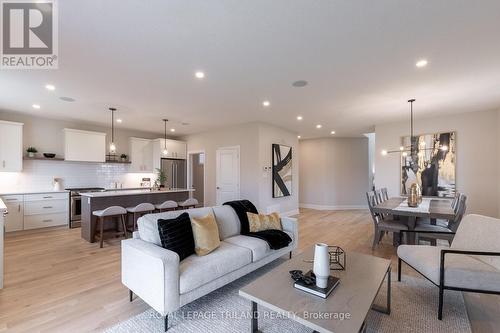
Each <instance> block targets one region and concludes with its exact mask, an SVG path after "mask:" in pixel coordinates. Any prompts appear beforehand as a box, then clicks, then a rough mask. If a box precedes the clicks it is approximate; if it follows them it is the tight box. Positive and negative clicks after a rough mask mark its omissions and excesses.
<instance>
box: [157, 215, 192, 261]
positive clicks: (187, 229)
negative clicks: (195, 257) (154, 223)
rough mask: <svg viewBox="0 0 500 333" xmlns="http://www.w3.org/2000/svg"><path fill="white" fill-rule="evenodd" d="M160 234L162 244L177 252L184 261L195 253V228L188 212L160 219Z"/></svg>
mask: <svg viewBox="0 0 500 333" xmlns="http://www.w3.org/2000/svg"><path fill="white" fill-rule="evenodd" d="M158 234H159V236H160V240H161V246H162V247H163V248H165V249H167V250H170V251H174V252H175V253H177V254H178V255H179V260H181V261H182V260H184V259H185V258H186V257H189V256H190V255H192V254H193V253H195V251H194V238H193V229H192V228H191V220H190V219H189V215H188V213H186V212H184V213H182V214H181V215H179V216H177V217H176V218H173V219H159V220H158Z"/></svg>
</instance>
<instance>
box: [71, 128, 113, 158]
mask: <svg viewBox="0 0 500 333" xmlns="http://www.w3.org/2000/svg"><path fill="white" fill-rule="evenodd" d="M64 159H65V160H66V161H80V162H105V161H106V133H100V132H90V131H82V130H76V129H70V128H65V129H64Z"/></svg>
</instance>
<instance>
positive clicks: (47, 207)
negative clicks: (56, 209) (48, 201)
mask: <svg viewBox="0 0 500 333" xmlns="http://www.w3.org/2000/svg"><path fill="white" fill-rule="evenodd" d="M43 208H44V209H49V208H53V207H52V206H45V207H43Z"/></svg>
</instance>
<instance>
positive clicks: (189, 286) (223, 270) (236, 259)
mask: <svg viewBox="0 0 500 333" xmlns="http://www.w3.org/2000/svg"><path fill="white" fill-rule="evenodd" d="M251 262H252V251H250V250H249V249H247V248H244V247H241V246H236V245H233V244H230V243H227V242H221V244H220V246H219V248H217V249H216V250H215V251H213V252H211V253H209V254H207V255H206V256H202V257H200V256H197V255H191V256H189V257H187V258H186V259H184V260H183V261H182V262H181V263H180V267H179V274H180V280H179V288H180V293H181V294H185V293H187V292H189V291H191V290H193V289H196V288H198V287H200V286H202V285H204V284H206V283H208V282H210V281H213V280H215V279H217V278H219V277H221V276H223V275H226V274H228V273H231V272H232V271H235V270H237V269H238V268H241V267H243V266H245V265H248V264H250V263H251Z"/></svg>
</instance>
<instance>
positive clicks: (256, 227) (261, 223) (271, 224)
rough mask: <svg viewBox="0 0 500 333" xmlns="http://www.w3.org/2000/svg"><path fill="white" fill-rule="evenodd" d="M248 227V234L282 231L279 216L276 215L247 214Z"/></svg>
mask: <svg viewBox="0 0 500 333" xmlns="http://www.w3.org/2000/svg"><path fill="white" fill-rule="evenodd" d="M247 217H248V226H249V228H250V232H257V231H262V230H272V229H274V230H283V227H282V226H281V220H280V215H279V214H278V213H271V214H269V215H265V214H254V213H250V212H247Z"/></svg>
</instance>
